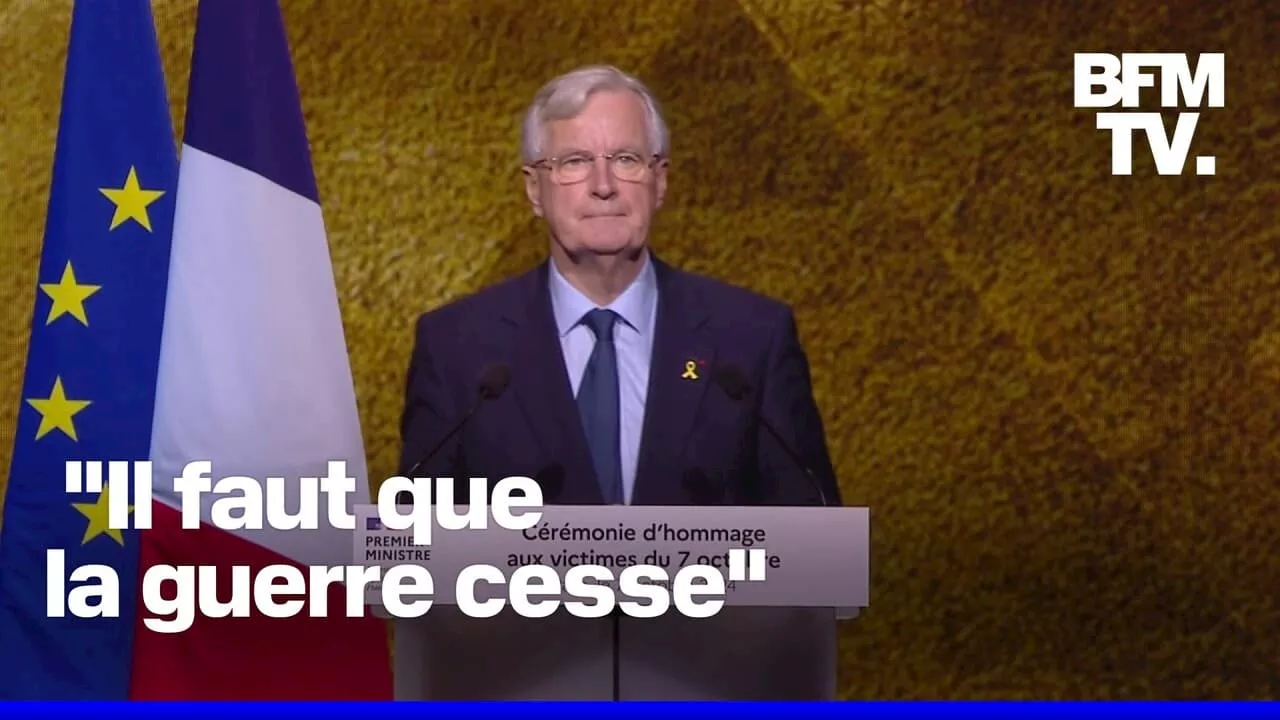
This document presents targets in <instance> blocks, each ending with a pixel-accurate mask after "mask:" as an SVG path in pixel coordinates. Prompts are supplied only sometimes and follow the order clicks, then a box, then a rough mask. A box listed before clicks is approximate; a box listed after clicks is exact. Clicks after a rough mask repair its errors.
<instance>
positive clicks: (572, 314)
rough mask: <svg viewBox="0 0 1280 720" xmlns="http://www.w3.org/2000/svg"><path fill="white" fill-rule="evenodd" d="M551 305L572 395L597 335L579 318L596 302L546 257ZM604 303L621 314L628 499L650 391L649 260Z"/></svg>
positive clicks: (653, 292) (653, 314)
mask: <svg viewBox="0 0 1280 720" xmlns="http://www.w3.org/2000/svg"><path fill="white" fill-rule="evenodd" d="M550 266H551V272H550V275H551V277H550V283H549V284H550V288H551V309H552V312H553V313H554V314H555V319H556V329H557V330H558V331H559V333H560V349H561V351H562V352H563V353H564V364H565V368H566V369H568V371H569V383H570V384H571V385H572V386H573V395H574V397H577V396H578V387H579V386H580V385H581V383H582V375H583V373H584V372H586V369H587V361H588V360H590V359H591V351H592V350H593V349H594V348H595V344H596V336H595V334H594V333H592V332H591V328H589V327H587V326H586V325H584V324H582V323H581V320H582V317H583V316H584V315H586V314H587V313H588V312H591V311H592V310H595V309H596V308H597V307H599V306H598V305H596V304H595V303H594V302H592V301H591V300H590V299H588V298H587V296H586V295H583V294H582V293H581V292H579V291H578V289H577V288H575V287H573V286H572V285H570V284H569V281H568V280H566V279H565V277H564V275H561V274H560V271H559V270H558V269H557V268H556V264H555V261H554V260H553V261H551V262H550ZM605 308H606V309H608V310H612V311H614V312H615V313H617V314H618V316H619V317H621V318H622V319H621V320H620V321H619V322H618V323H617V325H616V326H614V330H613V338H614V340H613V342H614V345H615V346H616V347H617V349H618V394H619V395H620V396H621V397H619V410H620V413H621V418H620V420H621V424H622V427H621V433H620V437H619V440H620V441H621V443H620V445H621V448H620V449H621V453H622V489H623V493H624V497H625V498H626V502H627V504H630V503H631V497H632V493H633V491H634V490H635V484H636V464H637V462H638V460H639V457H640V435H641V432H642V430H643V428H644V406H645V400H646V399H647V397H648V394H649V364H650V359H651V358H652V356H653V330H654V326H655V325H656V324H657V315H658V280H657V276H656V274H655V273H654V269H653V263H652V262H651V261H650V259H649V256H648V254H646V255H645V260H644V269H642V270H641V271H640V274H639V275H638V276H636V279H635V281H633V282H632V283H631V285H630V287H628V288H627V289H626V290H625V291H624V292H623V293H622V294H621V295H619V296H618V298H617V299H616V300H614V301H613V302H612V303H610V304H609V305H607V306H605Z"/></svg>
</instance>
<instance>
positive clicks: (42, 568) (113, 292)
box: [0, 0, 178, 699]
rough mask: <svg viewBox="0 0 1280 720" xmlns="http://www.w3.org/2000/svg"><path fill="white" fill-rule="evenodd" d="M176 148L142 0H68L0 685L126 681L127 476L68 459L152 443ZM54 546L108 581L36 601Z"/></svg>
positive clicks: (140, 452)
mask: <svg viewBox="0 0 1280 720" xmlns="http://www.w3.org/2000/svg"><path fill="white" fill-rule="evenodd" d="M177 163H178V160H177V150H176V147H175V143H174V133H173V126H172V124H171V122H170V119H169V104H168V98H167V97H166V94H165V85H164V76H163V70H162V67H161V63H160V53H159V48H158V45H157V42H156V32H155V26H154V24H153V22H152V17H151V7H150V4H149V2H148V0H79V1H78V2H76V3H75V6H74V10H73V12H72V21H71V36H70V43H69V49H68V52H67V66H66V81H65V85H64V87H63V95H62V114H61V118H60V120H59V125H58V139H57V151H56V153H55V157H54V160H53V183H52V187H51V189H50V195H49V208H48V216H47V220H46V225H45V234H44V250H43V254H42V256H41V259H40V275H39V279H38V280H37V284H38V287H37V290H36V293H35V295H36V302H35V316H34V319H33V321H32V325H31V344H30V348H29V350H28V353H27V366H26V375H25V380H24V381H23V387H22V398H21V400H20V401H21V407H20V409H19V411H18V422H17V433H16V437H15V440H14V453H13V466H12V468H11V470H10V475H9V489H8V493H7V498H6V502H5V506H4V523H3V525H0V648H3V651H0V698H48V699H127V698H128V696H129V684H130V660H131V653H132V641H133V628H134V617H135V596H136V589H135V587H136V584H137V574H138V570H137V568H138V539H137V535H136V532H135V531H132V530H124V531H121V530H115V529H109V528H108V525H107V498H108V497H109V493H110V492H125V491H126V490H125V488H111V487H110V486H109V485H105V486H104V487H101V488H95V487H92V485H91V484H90V483H85V485H87V486H88V487H83V486H82V487H81V490H83V492H71V493H69V492H68V488H67V487H66V486H65V483H64V467H65V463H66V461H68V460H147V459H149V455H150V445H151V424H152V423H151V418H152V413H153V406H154V401H155V389H156V388H155V386H156V368H157V364H158V362H159V354H160V334H161V325H162V322H163V320H164V307H165V292H166V284H167V281H168V272H169V246H170V240H171V226H172V222H173V197H174V194H175V184H176V182H177ZM51 549H60V550H63V551H64V552H65V562H66V571H65V575H64V578H65V577H66V576H70V575H71V573H72V572H73V570H74V569H75V568H76V567H78V566H82V565H86V564H101V565H106V566H109V567H111V568H113V569H114V571H115V573H116V575H117V577H118V579H119V585H118V588H114V587H109V586H108V587H105V588H103V592H101V593H96V592H94V591H93V590H92V589H91V587H92V586H93V585H96V584H97V583H96V582H90V583H82V582H70V581H66V580H65V579H64V582H65V588H66V591H67V592H66V593H64V599H67V602H66V606H67V608H68V612H67V613H66V616H65V617H48V616H47V615H48V608H47V607H46V587H47V586H46V551H48V550H51ZM51 579H53V580H56V579H57V578H56V576H55V577H54V578H51ZM77 587H82V589H80V590H77V589H76V588H77ZM67 594H69V595H70V598H66V595H67ZM98 596H101V597H98ZM117 600H118V604H117ZM77 608H78V609H80V610H81V611H82V612H84V611H85V610H92V611H94V612H97V613H99V614H100V615H101V616H100V617H93V618H80V617H75V616H74V615H72V611H73V610H75V609H77Z"/></svg>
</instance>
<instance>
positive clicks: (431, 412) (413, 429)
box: [399, 316, 460, 478]
mask: <svg viewBox="0 0 1280 720" xmlns="http://www.w3.org/2000/svg"><path fill="white" fill-rule="evenodd" d="M442 341H443V336H442V335H441V333H440V331H439V330H433V328H432V325H431V322H430V316H423V317H421V318H419V319H418V323H417V332H416V334H415V337H414V346H413V354H412V356H411V357H410V359H409V372H408V376H407V378H406V382H405V394H404V411H403V413H402V414H401V416H400V443H401V444H400V469H399V474H401V475H403V474H405V473H407V472H408V471H409V469H410V468H411V467H412V466H413V465H414V464H415V463H417V462H418V461H420V460H421V459H422V458H423V457H424V456H425V455H426V453H427V452H429V451H430V450H431V449H432V448H433V447H435V445H436V443H438V442H440V439H441V438H443V437H444V436H445V435H446V434H447V433H448V432H449V430H450V429H451V428H452V427H453V425H454V424H455V423H456V422H457V421H458V418H459V417H460V415H459V414H458V409H457V407H456V403H455V402H454V400H453V395H452V393H450V392H449V384H448V383H447V382H446V380H445V378H444V368H443V367H442V366H441V362H440V358H438V357H437V356H436V355H435V354H434V353H433V350H435V349H436V348H435V345H436V344H437V343H442ZM459 465H460V458H459V456H458V447H457V444H456V443H454V445H453V447H446V448H443V449H442V450H441V452H440V453H439V454H438V455H437V456H436V457H435V458H433V459H432V460H431V461H429V462H427V463H426V464H424V465H423V466H422V467H421V468H419V469H418V470H417V471H416V472H414V475H415V476H417V477H431V478H436V477H455V476H457V475H458V474H459V473H458V470H459Z"/></svg>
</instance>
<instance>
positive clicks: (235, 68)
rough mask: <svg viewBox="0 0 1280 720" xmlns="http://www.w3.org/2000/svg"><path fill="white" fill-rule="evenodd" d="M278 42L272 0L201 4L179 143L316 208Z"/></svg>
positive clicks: (296, 105)
mask: <svg viewBox="0 0 1280 720" xmlns="http://www.w3.org/2000/svg"><path fill="white" fill-rule="evenodd" d="M283 37H286V34H285V29H284V18H283V16H282V15H281V13H280V4H279V2H277V1H276V0H217V1H216V2H202V3H200V8H199V11H198V14H197V18H196V43H195V53H194V55H193V56H192V59H191V84H190V89H189V91H188V93H189V94H188V99H187V119H186V129H185V136H184V137H183V144H185V145H188V146H190V147H193V148H196V149H198V150H201V151H203V152H205V153H208V154H210V155H213V156H215V157H218V158H220V159H222V160H225V161H227V162H229V163H231V164H233V165H237V166H239V167H242V168H244V169H246V170H249V171H251V172H254V173H257V174H258V175H261V176H262V177H264V178H266V179H268V180H270V181H272V182H274V183H276V184H277V185H280V186H281V187H284V188H286V189H288V190H290V191H292V192H294V193H297V194H298V195H301V196H303V197H305V198H308V199H310V200H312V201H314V202H316V203H319V202H320V193H319V191H318V190H317V189H316V179H315V173H314V171H313V170H312V168H311V150H310V147H309V146H308V144H307V132H306V125H305V123H304V121H303V117H302V103H301V101H300V99H299V93H298V84H297V81H296V80H295V79H294V74H293V59H292V58H291V57H290V53H289V46H288V43H284V42H280V38H283Z"/></svg>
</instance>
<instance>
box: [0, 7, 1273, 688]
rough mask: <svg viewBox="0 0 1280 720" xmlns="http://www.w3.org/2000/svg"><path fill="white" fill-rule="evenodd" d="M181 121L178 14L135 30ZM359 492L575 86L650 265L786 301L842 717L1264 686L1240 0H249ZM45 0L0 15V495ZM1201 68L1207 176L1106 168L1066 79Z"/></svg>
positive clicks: (1261, 62) (526, 254)
mask: <svg viewBox="0 0 1280 720" xmlns="http://www.w3.org/2000/svg"><path fill="white" fill-rule="evenodd" d="M154 7H155V12H156V16H157V25H158V30H159V34H160V40H161V44H162V45H163V47H164V57H165V63H166V69H167V73H168V78H169V87H170V97H171V100H172V102H173V106H174V108H175V110H174V118H175V122H176V123H177V126H178V129H179V132H180V131H181V120H182V117H181V116H182V112H181V108H182V107H183V103H184V98H185V84H186V79H187V77H186V76H187V68H188V64H189V52H190V41H191V34H192V30H193V26H194V8H195V4H194V2H193V1H192V0H173V1H171V2H165V1H163V0H161V1H158V2H156V3H155V5H154ZM284 7H285V13H286V20H287V23H288V27H289V33H290V35H291V40H292V42H293V52H294V57H295V60H296V63H297V71H298V80H299V84H300V87H301V90H302V96H303V104H304V106H305V109H306V115H307V120H308V123H309V131H310V136H311V141H312V145H313V150H314V154H315V165H316V172H317V175H318V179H319V184H320V191H321V196H322V201H323V203H324V208H325V215H326V219H327V222H328V227H329V231H330V237H331V243H332V252H333V259H334V263H335V265H336V272H337V278H338V283H339V286H340V293H341V299H342V303H343V313H344V317H345V321H346V328H347V333H348V339H349V343H350V346H351V356H352V363H353V366H354V370H355V374H356V386H357V389H358V392H359V399H360V408H361V413H362V417H363V422H364V428H365V434H366V440H367V444H368V449H369V453H370V471H371V473H372V474H373V475H374V476H375V477H382V476H385V475H387V474H388V473H390V472H392V471H393V470H394V463H395V458H396V452H397V431H396V423H397V417H398V413H399V411H400V406H401V403H402V398H401V391H402V385H403V374H404V369H405V364H406V362H407V358H408V353H409V349H410V339H411V328H412V321H413V319H414V317H415V316H416V315H417V314H418V313H419V312H421V311H423V310H425V309H428V308H431V307H434V306H436V305H439V304H440V303H442V302H444V301H445V300H447V299H449V298H452V297H455V296H457V295H459V294H462V293H465V292H469V291H471V290H473V289H476V288H478V287H480V286H482V285H484V284H486V283H489V282H491V281H494V280H497V279H499V278H503V277H506V276H508V275H510V274H512V273H514V272H516V271H518V270H520V269H523V268H524V267H527V266H528V265H529V264H530V263H532V262H534V261H535V260H536V259H537V258H538V257H539V256H540V254H541V252H542V251H543V247H542V244H541V241H540V239H539V238H540V236H539V235H538V234H537V230H536V227H535V226H534V225H533V223H532V221H531V218H530V215H529V212H528V211H527V209H526V207H525V205H524V201H523V200H522V195H521V191H520V185H519V176H518V173H517V172H516V158H517V155H516V144H517V139H518V117H519V113H520V112H521V110H522V109H523V108H524V105H525V103H526V102H527V101H528V99H529V98H530V96H531V95H532V93H533V92H534V91H535V90H536V89H537V87H538V86H539V85H540V84H541V83H542V82H543V81H545V80H547V79H548V78H550V77H551V76H553V75H555V74H558V73H560V72H563V71H565V70H568V69H570V68H572V67H574V66H576V65H579V64H584V63H588V62H599V61H604V62H611V63H615V64H618V65H620V66H621V67H623V68H624V69H628V70H630V71H633V72H635V73H637V74H639V75H640V76H641V77H642V78H644V79H645V80H646V81H648V82H649V83H650V84H651V85H652V87H653V88H654V89H655V90H656V91H657V92H658V94H659V95H660V96H661V97H662V99H663V100H664V102H665V105H666V110H667V112H668V115H669V121H670V124H671V126H672V129H673V136H674V162H673V166H672V167H673V171H672V172H673V176H672V177H673V180H672V186H671V193H670V204H669V207H668V208H667V209H666V211H665V215H664V216H663V217H662V219H661V221H660V223H659V226H658V228H657V230H656V239H655V243H656V245H657V247H658V248H659V250H660V252H661V253H662V254H663V255H664V256H665V257H667V258H669V259H670V260H672V261H675V262H677V263H680V264H684V265H685V266H687V267H690V268H692V269H695V270H700V271H706V272H710V273H713V274H715V275H718V276H721V277H723V278H725V279H728V280H730V281H735V282H738V283H741V284H744V285H747V286H751V287H754V288H757V289H759V290H762V291H765V292H768V293H770V294H773V295H775V296H777V297H780V298H783V299H785V300H787V301H789V302H791V303H793V304H794V305H795V307H796V310H797V314H798V319H799V322H800V325H801V331H802V334H803V336H804V339H805V341H806V343H807V346H808V348H809V350H810V360H811V362H812V364H813V371H814V378H815V385H816V392H817V395H818V400H819V403H820V405H821V408H822V411H823V414H824V416H825V418H826V420H827V423H828V433H829V437H830V441H831V444H832V448H833V453H834V459H835V462H836V464H837V467H838V470H839V472H840V475H841V477H842V483H843V487H844V492H845V496H846V498H847V499H848V500H849V502H851V503H856V504H859V505H869V506H871V507H872V508H873V509H874V513H875V531H874V563H873V585H872V587H873V591H872V598H873V601H872V604H873V607H872V608H871V609H870V611H869V612H868V613H866V614H865V616H864V617H863V618H862V619H860V620H858V621H856V622H854V623H851V624H849V625H848V626H847V627H846V628H845V631H844V634H843V638H842V662H841V672H842V681H841V689H842V694H843V695H844V696H846V697H850V698H960V697H1003V698H1017V697H1053V698H1056V697H1090V698H1146V697H1176V698H1195V697H1206V698H1207V697H1222V698H1225V697H1237V698H1243V697H1274V696H1278V695H1280V609H1278V608H1277V591H1278V590H1280V553H1277V550H1280V542H1278V541H1277V532H1276V525H1277V522H1280V483H1278V482H1277V471H1280V434H1278V432H1277V431H1280V388H1278V385H1277V383H1280V326H1278V325H1277V324H1276V323H1277V318H1276V316H1275V312H1274V307H1275V303H1276V301H1277V299H1278V298H1280V265H1278V264H1277V258H1276V251H1277V243H1280V231H1278V230H1277V227H1278V226H1280V223H1278V222H1277V220H1278V218H1277V215H1278V214H1280V211H1278V210H1277V208H1278V207H1280V184H1278V183H1277V179H1276V178H1277V171H1276V168H1277V167H1280V139H1278V135H1280V133H1278V124H1280V100H1278V98H1280V61H1278V60H1277V57H1278V56H1280V42H1278V39H1277V33H1278V32H1280V10H1278V9H1277V7H1276V5H1275V4H1274V3H1271V2H1268V0H1236V1H1234V2H1228V1H1227V0H1222V1H1220V2H1216V3H1208V2H1195V1H1193V0H1181V1H1176V2H1153V1H1152V0H1070V1H1068V0H1063V1H1062V2H1051V1H1049V0H1042V1H1035V2H1030V1H1028V0H967V1H966V0H927V1H926V0H919V1H916V2H912V1H910V0H862V1H860V2H859V1H855V0H847V1H845V2H835V1H833V0H823V1H819V0H741V1H740V2H736V1H735V0H629V1H624V2H615V3H598V2H587V1H585V0H572V1H571V0H556V2H554V3H544V2H541V1H540V0H447V1H446V0H431V1H430V2H425V1H423V0H369V1H366V2H355V1H352V2H340V1H339V0H316V1H313V2H303V1H301V0H286V2H285V4H284ZM69 8H70V3H69V2H67V0H60V1H58V2H54V1H52V0H28V1H25V2H24V1H23V0H0V59H2V60H3V65H4V67H5V68H6V70H5V72H4V75H3V80H2V81H0V122H2V124H0V203H2V205H0V257H2V258H3V265H2V267H0V304H2V305H3V307H4V308H5V309H4V310H3V311H0V318H2V319H3V325H2V326H0V334H2V335H3V337H5V338H8V339H9V340H8V341H7V343H8V344H7V351H6V352H4V353H3V357H0V398H4V401H3V402H0V470H4V472H0V477H4V476H7V465H8V458H9V453H10V452H11V447H12V432H13V424H14V415H15V412H16V411H17V408H18V406H19V388H20V378H21V372H22V367H23V362H24V358H25V352H26V349H25V348H26V345H25V343H26V340H25V338H26V334H27V331H28V326H29V323H30V319H31V310H32V303H33V301H34V293H35V290H34V288H35V283H36V281H37V278H36V276H35V271H36V268H37V260H38V257H39V249H40V248H39V246H40V238H41V232H42V227H43V221H44V210H45V208H44V205H45V201H46V198H47V193H48V184H49V173H50V162H51V158H52V153H53V141H54V137H55V131H56V127H57V113H58V102H59V93H60V89H61V84H62V63H63V60H64V56H65V41H66V38H65V34H66V30H67V25H68V19H69ZM1082 50H1100V51H1110V52H1120V51H1166V50H1176V51H1192V52H1200V51H1206V52H1207V51H1223V52H1226V54H1227V55H1226V57H1227V108H1226V109H1224V110H1217V111H1212V110H1211V111H1209V112H1207V113H1206V114H1205V115H1204V116H1203V117H1202V121H1201V129H1200V130H1199V133H1198V135H1197V136H1196V143H1197V145H1196V147H1194V148H1193V154H1195V153H1197V152H1209V151H1211V152H1213V153H1214V154H1216V155H1217V157H1218V171H1219V174H1218V175H1217V176H1216V177H1213V178H1201V177H1195V176H1187V177H1157V176H1155V174H1154V170H1153V169H1152V167H1151V165H1152V164H1151V161H1150V160H1149V159H1148V160H1146V161H1145V162H1144V161H1142V160H1139V161H1138V163H1137V167H1136V174H1135V176H1133V177H1131V178H1112V177H1109V176H1108V172H1107V171H1108V160H1109V152H1110V150H1109V144H1108V142H1109V141H1108V139H1107V137H1106V136H1105V135H1103V134H1102V133H1099V132H1097V131H1095V130H1094V129H1093V120H1092V116H1091V115H1089V114H1086V113H1085V112H1081V111H1075V110H1072V109H1071V103H1072V90H1071V83H1072V78H1071V62H1072V60H1071V54H1072V53H1073V52H1075V51H1082Z"/></svg>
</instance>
